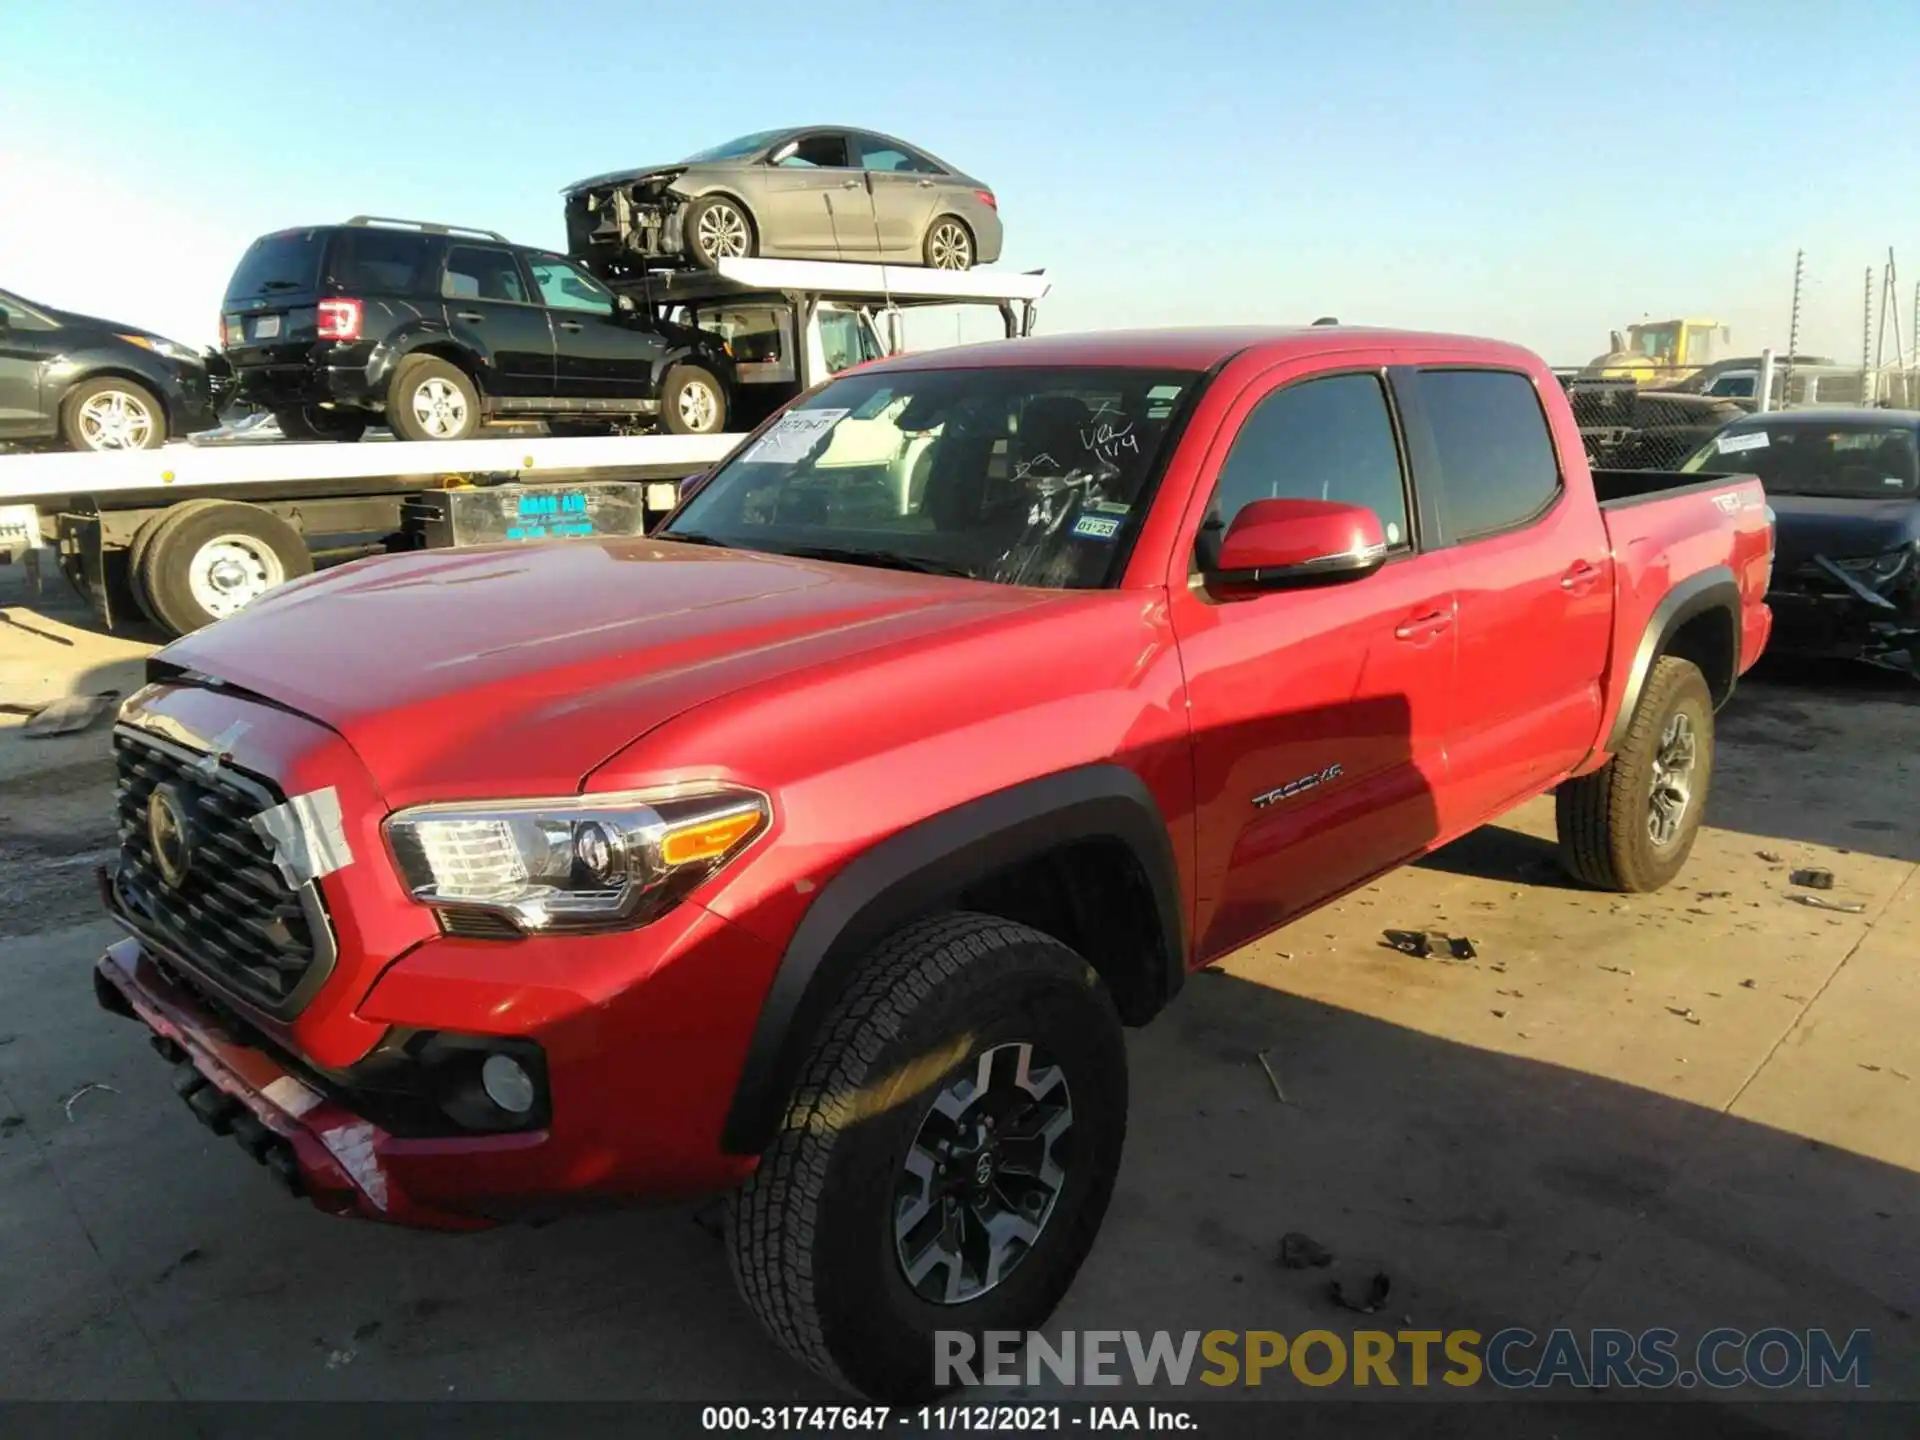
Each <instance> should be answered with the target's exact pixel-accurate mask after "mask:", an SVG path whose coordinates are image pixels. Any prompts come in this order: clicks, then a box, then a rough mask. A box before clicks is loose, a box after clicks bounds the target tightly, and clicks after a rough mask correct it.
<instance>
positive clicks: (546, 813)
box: [386, 785, 772, 933]
mask: <svg viewBox="0 0 1920 1440" xmlns="http://www.w3.org/2000/svg"><path fill="white" fill-rule="evenodd" d="M771 817H772V811H771V807H770V806H769V804H768V801H767V797H766V796H764V795H762V794H760V793H759V792H758V791H754V790H741V789H735V788H732V787H724V786H710V785H709V786H681V787H674V788H671V789H664V790H643V791H632V792H625V793H618V794H608V795H570V796H566V797H564V798H561V799H555V800H502V801H481V802H476V803H472V804H448V805H421V806H418V807H416V808H414V809H411V810H402V811H399V812H398V813H397V814H394V815H392V816H390V817H389V818H388V820H387V823H386V832H387V844H388V847H389V848H390V849H391V850H392V851H393V858H394V863H395V865H396V866H397V867H398V868H399V871H400V876H401V878H402V879H403V880H404V881H405V882H406V885H407V888H408V889H409V890H410V891H411V892H412V893H413V897H414V899H416V900H418V901H420V902H421V903H422V904H424V905H432V906H435V907H436V908H439V909H442V910H465V911H481V912H484V913H487V914H492V915H498V916H500V917H502V918H504V919H506V920H507V921H509V922H510V923H511V924H512V925H513V926H514V927H515V928H516V929H518V930H521V931H523V932H528V933H539V932H547V931H556V930H576V931H577V930H617V929H626V928H630V927H632V926H635V925H644V924H646V923H647V922H648V921H649V920H652V919H655V918H656V917H658V916H659V915H661V914H662V913H664V912H665V911H667V910H669V909H671V908H672V907H673V906H674V905H676V904H678V903H679V901H680V899H681V897H682V896H684V895H685V894H686V893H687V892H688V891H689V890H691V889H692V888H693V887H694V886H696V885H698V884H699V883H700V882H701V881H702V880H705V879H706V878H707V877H708V876H710V875H712V874H713V873H714V872H715V871H717V870H719V869H720V868H721V867H722V866H723V865H725V864H727V862H729V861H730V860H732V859H733V858H734V857H735V856H737V855H739V854H740V852H741V851H742V850H744V849H746V848H747V846H748V845H750V844H752V843H753V840H754V838H755V837H756V836H758V835H759V834H760V833H761V832H762V831H763V830H765V829H766V828H767V824H768V821H769V820H770V819H771Z"/></svg>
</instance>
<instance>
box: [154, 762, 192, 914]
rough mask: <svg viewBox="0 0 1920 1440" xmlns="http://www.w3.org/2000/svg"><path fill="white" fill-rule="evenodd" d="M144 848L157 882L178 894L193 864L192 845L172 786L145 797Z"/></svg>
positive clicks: (159, 786) (183, 810) (180, 804)
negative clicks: (150, 854) (147, 848)
mask: <svg viewBox="0 0 1920 1440" xmlns="http://www.w3.org/2000/svg"><path fill="white" fill-rule="evenodd" d="M147 844H148V845H149V846H150V847H151V848H152V850H153V863H154V864H155V865H157V866H159V868H160V878H161V879H162V880H164V881H166V882H167V885H168V887H169V888H170V889H174V890H178V889H179V888H180V887H181V886H182V885H183V884H185V883H186V879H187V871H188V869H189V868H190V867H191V866H192V864H193V842H192V839H191V837H190V836H189V834H188V832H187V812H186V808H185V806H184V805H182V803H181V800H180V796H179V794H178V792H176V791H175V790H174V788H173V786H171V785H156V786H155V787H154V789H153V794H152V795H150V796H148V797H147Z"/></svg>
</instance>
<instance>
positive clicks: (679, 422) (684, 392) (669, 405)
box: [660, 365, 727, 435]
mask: <svg viewBox="0 0 1920 1440" xmlns="http://www.w3.org/2000/svg"><path fill="white" fill-rule="evenodd" d="M660 422H661V424H663V425H665V426H666V428H667V429H668V430H670V431H672V432H673V433H674V434H675V435H717V434H718V433H719V432H720V431H722V430H724V429H726V428H727V392H726V391H724V390H722V389H721V388H720V382H719V381H718V380H717V379H715V378H714V376H713V374H712V372H711V371H708V370H703V369H701V368H700V367H699V366H698V365H676V366H674V367H673V369H671V370H670V371H668V372H667V383H666V384H665V385H663V386H661V387H660Z"/></svg>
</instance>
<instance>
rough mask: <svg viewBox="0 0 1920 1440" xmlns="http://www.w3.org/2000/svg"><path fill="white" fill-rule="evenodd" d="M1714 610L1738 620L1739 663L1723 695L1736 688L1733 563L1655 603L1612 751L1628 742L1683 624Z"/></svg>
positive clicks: (1612, 736) (1736, 596)
mask: <svg viewBox="0 0 1920 1440" xmlns="http://www.w3.org/2000/svg"><path fill="white" fill-rule="evenodd" d="M1709 610H1723V611H1725V612H1726V613H1727V617H1728V619H1729V620H1730V621H1731V622H1732V625H1733V669H1732V672H1731V673H1730V674H1729V675H1728V677H1727V685H1726V689H1725V691H1724V692H1723V694H1722V700H1723V701H1724V699H1725V696H1727V695H1731V694H1732V693H1733V685H1734V681H1735V680H1737V679H1738V678H1739V675H1740V643H1741V635H1740V582H1739V581H1737V580H1735V579H1734V576H1733V571H1732V570H1731V569H1730V568H1729V567H1727V566H1725V565H1712V566H1709V567H1708V568H1707V569H1705V570H1702V571H1700V572H1699V573H1697V574H1694V575H1689V576H1688V577H1687V578H1686V579H1684V580H1682V581H1680V582H1679V583H1678V584H1677V585H1675V586H1674V587H1673V588H1672V589H1671V590H1669V591H1668V592H1667V594H1666V597H1665V598H1664V599H1662V600H1661V602H1660V603H1659V604H1658V605H1656V606H1655V607H1654V610H1653V614H1652V616H1651V617H1650V618H1649V619H1648V620H1647V628H1646V630H1645V631H1644V632H1642V634H1641V636H1640V644H1639V646H1638V647H1637V648H1636V649H1635V650H1634V652H1633V663H1632V667H1631V668H1630V669H1629V670H1628V671H1627V683H1626V688H1625V689H1624V690H1623V691H1622V692H1621V695H1620V710H1619V713H1618V714H1616V715H1615V716H1614V718H1613V729H1612V731H1611V732H1610V733H1609V734H1608V735H1607V743H1606V746H1605V747H1604V748H1605V749H1606V752H1607V753H1608V754H1610V755H1612V754H1618V753H1619V750H1620V747H1621V746H1622V745H1624V744H1625V743H1626V739H1627V728H1628V727H1629V726H1630V725H1632V724H1633V712H1634V709H1635V708H1636V707H1637V706H1638V705H1639V704H1640V695H1641V692H1642V691H1643V690H1645V689H1646V686H1647V676H1648V674H1650V673H1651V672H1652V670H1653V662H1654V661H1655V660H1658V659H1659V658H1660V657H1661V656H1662V655H1664V654H1665V653H1666V652H1667V648H1668V646H1669V645H1670V644H1671V643H1672V640H1673V637H1674V635H1675V634H1676V633H1677V632H1678V631H1679V629H1680V627H1681V626H1682V625H1685V624H1686V623H1687V622H1688V621H1689V620H1692V619H1695V618H1696V617H1698V616H1700V615H1703V614H1705V613H1706V612H1707V611H1709ZM1709 683H1711V677H1709Z"/></svg>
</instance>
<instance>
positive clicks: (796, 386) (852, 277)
mask: <svg viewBox="0 0 1920 1440" xmlns="http://www.w3.org/2000/svg"><path fill="white" fill-rule="evenodd" d="M620 288H621V289H622V290H623V291H625V292H626V293H629V294H631V295H633V296H634V298H635V299H636V301H640V302H644V303H647V304H649V305H652V306H654V307H656V308H657V309H658V310H659V311H660V312H661V313H663V314H666V313H674V314H677V315H679V316H680V317H681V318H685V319H690V320H692V322H693V323H696V324H703V325H705V326H707V327H708V328H714V329H719V330H721V331H722V333H729V332H728V327H733V328H734V329H737V328H738V327H739V326H740V325H741V324H743V323H744V324H747V325H757V326H759V327H760V328H759V330H757V331H756V332H755V333H754V334H753V335H752V336H751V337H749V338H751V339H752V340H753V341H754V342H755V344H756V345H757V347H758V348H754V347H753V346H746V345H744V342H743V347H744V348H745V350H746V354H745V356H744V357H743V358H742V359H741V360H740V362H739V364H738V367H737V368H738V370H739V372H740V375H739V378H740V385H741V389H742V391H743V392H744V393H746V394H747V395H748V397H749V400H748V403H746V404H744V405H736V406H734V407H733V410H734V421H735V423H736V425H737V426H738V429H739V430H740V431H745V430H751V429H752V428H753V427H754V426H756V425H757V424H758V423H759V422H760V421H761V420H763V419H765V418H766V416H768V415H770V414H771V413H773V411H775V410H777V409H778V408H779V407H780V406H781V405H784V404H786V403H787V402H788V401H790V400H791V399H793V398H794V397H795V396H797V395H799V394H800V393H802V392H803V391H805V390H807V389H809V388H811V387H812V386H813V385H815V384H818V383H819V382H820V381H822V380H824V379H826V378H828V377H829V376H830V375H832V374H834V373H837V372H838V371H840V370H843V369H846V368H848V367H849V366H851V365H855V364H859V363H862V362H864V361H866V360H872V359H877V358H879V357H880V356H882V355H885V354H890V353H894V352H895V351H897V350H899V349H900V348H902V332H901V325H900V323H899V317H900V316H901V314H902V313H903V312H904V311H905V310H907V309H909V308H912V307H915V306H954V305H988V306H992V307H993V308H994V309H995V310H996V311H997V312H998V314H999V315H1000V317H1001V319H1002V321H1003V324H1004V328H1005V331H1006V334H1007V335H1008V336H1009V337H1015V336H1021V335H1026V334H1029V333H1031V331H1032V329H1033V325H1034V316H1035V310H1036V307H1037V306H1038V304H1039V301H1040V300H1041V299H1042V298H1043V297H1044V296H1045V295H1046V294H1047V291H1048V288H1049V282H1048V281H1047V279H1046V277H1045V275H1044V273H1042V272H1028V273H1008V274H999V273H994V272H991V271H984V270H974V271H943V270H928V269H922V268H919V267H914V266H899V265H864V264H849V263H844V262H840V261H805V260H800V261H795V260H755V259H742V260H725V261H722V262H721V263H720V265H719V266H718V267H717V268H716V269H715V270H712V271H702V272H697V273H693V272H667V273H660V274H652V275H648V276H645V277H642V278H640V279H638V280H636V281H631V282H626V283H624V284H623V285H622V286H621V287H620ZM729 338H730V339H731V338H734V337H733V335H732V334H731V333H729ZM741 438H742V435H741V434H740V433H738V432H734V433H726V434H720V435H601V436H574V437H545V436H536V437H527V436H505V437H484V438H475V439H471V440H455V441H440V442H434V441H425V442H393V443H380V442H361V443H355V444H336V443H328V442H319V443H295V442H287V441H277V442H273V441H269V442H264V443H261V442H256V443H247V442H244V441H241V442H230V443H219V444H201V445H195V444H191V443H183V444H174V445H169V446H165V447H163V448H161V449H159V450H134V451H125V452H116V453H105V454H102V453H44V454H16V455H9V456H5V457H0V562H5V563H13V562H16V561H21V560H24V561H25V562H26V563H27V564H29V565H31V566H33V567H34V568H35V573H36V575H37V572H38V568H39V565H40V560H41V556H42V554H43V550H44V548H45V547H47V546H49V545H51V546H52V548H53V551H54V558H55V561H56V562H57V564H58V566H59V569H60V570H61V572H62V573H63V574H64V575H65V576H66V577H67V579H68V580H69V581H70V582H71V583H72V584H73V585H74V587H75V588H76V589H78V590H79V591H80V592H81V594H82V595H84V596H85V597H86V598H87V599H88V601H89V602H90V603H91V604H92V606H93V608H94V610H95V612H96V613H97V614H98V615H99V617H100V619H101V622H102V623H103V624H105V625H106V626H107V627H108V628H110V629H111V628H114V627H115V626H116V625H120V624H124V623H126V622H128V621H134V622H138V621H140V620H145V621H148V622H150V623H152V624H154V625H156V626H158V627H159V628H160V629H162V630H163V631H167V632H169V633H174V634H178V633H182V632H185V631H187V630H192V629H197V628H199V627H200V626H201V625H205V624H208V623H210V622H212V621H213V620H217V619H221V618H224V616H225V615H227V614H230V613H233V611H235V610H237V609H239V608H241V607H243V606H244V605H245V604H247V603H248V602H250V601H251V600H252V599H253V598H254V597H255V596H257V595H258V594H260V593H263V592H264V591H265V590H267V589H271V588H272V587H273V586H274V585H277V584H281V583H283V582H285V581H286V580H289V579H293V578H295V577H297V576H299V575H302V574H305V573H307V572H308V571H309V570H311V569H313V568H315V567H317V566H322V565H326V564H331V563H339V562H341V561H344V560H348V559H352V558H356V557H358V556H362V555H368V554H377V553H380V552H381V551H383V550H394V549H410V548H416V547H421V546H436V545H459V544H477V543H484V542H486V541H489V540H503V539H504V540H537V539H544V538H553V537H559V536H564V535H579V534H594V533H601V534H606V533H637V532H639V531H641V530H644V529H648V528H651V526H652V525H653V524H655V523H657V522H658V520H659V519H660V518H661V517H663V516H664V515H666V514H667V512H669V511H670V510H672V509H673V507H674V506H675V505H676V504H677V503H678V501H679V482H681V481H683V480H685V479H688V478H690V477H692V476H695V475H698V474H701V473H703V472H704V471H706V470H708V469H710V468H712V467H713V466H714V465H716V464H718V463H719V462H720V461H721V460H723V459H724V458H726V456H727V455H728V454H729V453H730V452H731V451H732V450H733V448H734V447H735V445H737V444H738V443H739V442H740V440H741ZM479 492H485V494H484V495H483V494H481V493H479Z"/></svg>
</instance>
